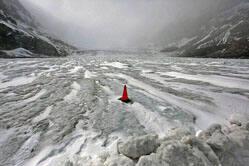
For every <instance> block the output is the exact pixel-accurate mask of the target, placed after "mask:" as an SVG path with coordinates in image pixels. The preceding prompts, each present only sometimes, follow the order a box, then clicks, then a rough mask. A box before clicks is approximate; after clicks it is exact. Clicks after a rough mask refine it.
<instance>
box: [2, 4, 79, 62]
mask: <svg viewBox="0 0 249 166" xmlns="http://www.w3.org/2000/svg"><path fill="white" fill-rule="evenodd" d="M38 26H39V24H38V23H36V22H35V21H34V20H33V18H32V16H31V14H30V13H29V12H28V11H27V10H25V8H24V7H23V6H22V5H21V4H20V3H19V1H18V0H1V1H0V57H1V58H16V57H18V58H22V57H25V58H29V57H51V56H57V57H58V56H66V55H67V54H69V51H70V49H71V50H73V49H74V48H73V47H70V46H69V45H67V44H65V43H63V42H60V41H59V40H55V39H52V38H49V37H47V35H45V34H42V33H40V32H39V31H37V29H38V28H37V27H38Z"/></svg>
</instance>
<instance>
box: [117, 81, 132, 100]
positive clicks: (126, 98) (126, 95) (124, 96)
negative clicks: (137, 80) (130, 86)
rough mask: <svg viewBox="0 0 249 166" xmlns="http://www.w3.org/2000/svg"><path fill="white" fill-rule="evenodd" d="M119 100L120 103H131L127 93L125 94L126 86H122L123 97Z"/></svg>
mask: <svg viewBox="0 0 249 166" xmlns="http://www.w3.org/2000/svg"><path fill="white" fill-rule="evenodd" d="M119 100H121V101H122V102H125V103H130V102H131V100H130V99H129V97H128V92H127V87H126V85H125V86H124V90H123V96H122V97H121V98H120V99H119Z"/></svg>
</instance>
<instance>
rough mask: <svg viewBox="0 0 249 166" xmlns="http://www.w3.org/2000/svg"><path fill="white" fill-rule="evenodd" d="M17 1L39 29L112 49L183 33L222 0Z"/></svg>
mask: <svg viewBox="0 0 249 166" xmlns="http://www.w3.org/2000/svg"><path fill="white" fill-rule="evenodd" d="M20 1H21V2H22V3H23V5H24V6H25V7H26V8H27V9H28V10H29V11H30V12H31V14H32V15H33V16H34V17H35V18H36V20H37V21H38V22H39V23H40V25H41V29H42V30H43V31H46V32H48V33H50V34H52V35H54V36H56V37H57V38H59V39H61V40H64V41H66V42H68V43H70V44H73V45H75V46H77V47H79V48H84V49H86V48H88V49H117V48H146V47H149V46H159V47H163V46H164V45H166V44H167V43H169V42H172V41H174V40H176V39H178V38H181V37H183V36H186V37H187V36H188V35H191V30H192V31H193V25H192V24H195V20H198V19H199V18H200V17H201V16H206V15H209V13H212V11H214V10H215V9H218V7H219V6H220V5H221V4H223V2H226V1H228V0H42V1H41V0H20ZM224 4H225V3H224ZM198 26H199V25H198Z"/></svg>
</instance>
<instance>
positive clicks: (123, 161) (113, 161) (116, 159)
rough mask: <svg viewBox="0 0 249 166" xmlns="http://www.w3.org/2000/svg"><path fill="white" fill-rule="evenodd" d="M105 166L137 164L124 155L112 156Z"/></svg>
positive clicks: (130, 165) (133, 165) (132, 165)
mask: <svg viewBox="0 0 249 166" xmlns="http://www.w3.org/2000/svg"><path fill="white" fill-rule="evenodd" d="M104 165H105V166H135V163H134V162H133V161H132V160H131V159H129V158H127V157H125V156H123V155H118V156H112V157H110V158H108V159H107V160H106V162H105V163H104Z"/></svg>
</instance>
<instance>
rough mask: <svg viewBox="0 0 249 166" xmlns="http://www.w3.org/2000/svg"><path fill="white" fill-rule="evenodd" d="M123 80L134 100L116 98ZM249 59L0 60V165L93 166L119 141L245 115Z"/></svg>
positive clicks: (100, 55)
mask: <svg viewBox="0 0 249 166" xmlns="http://www.w3.org/2000/svg"><path fill="white" fill-rule="evenodd" d="M125 84H126V85H127V88H128V93H129V97H130V98H131V99H132V100H133V101H134V103H133V104H125V103H122V102H121V101H119V100H118V98H119V97H120V96H121V95H122V90H123V86H124V85H125ZM248 109H249V60H225V59H193V58H170V57H166V56H165V55H160V54H156V55H155V54H151V53H137V54H135V53H122V52H92V53H91V52H90V53H88V54H82V55H77V54H75V55H72V56H69V57H66V58H44V59H1V60H0V135H1V137H0V165H2V166H8V165H16V166H60V165H66V164H67V162H69V161H71V162H73V163H76V164H75V165H77V163H84V165H89V166H90V165H94V163H95V162H98V160H100V159H99V157H100V156H103V155H106V154H107V153H117V142H118V141H119V139H126V138H128V137H129V136H140V135H144V134H146V133H149V134H158V135H159V136H160V137H163V136H165V135H167V132H168V131H169V130H170V129H172V128H175V127H182V128H188V129H190V130H193V131H195V132H198V131H199V130H204V129H206V128H207V127H208V126H209V125H211V124H213V123H221V124H224V125H226V124H227V123H228V119H229V117H230V116H231V115H233V114H238V113H239V114H242V115H244V117H245V118H248V119H249V112H248Z"/></svg>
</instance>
